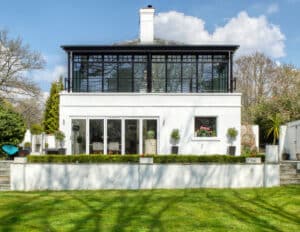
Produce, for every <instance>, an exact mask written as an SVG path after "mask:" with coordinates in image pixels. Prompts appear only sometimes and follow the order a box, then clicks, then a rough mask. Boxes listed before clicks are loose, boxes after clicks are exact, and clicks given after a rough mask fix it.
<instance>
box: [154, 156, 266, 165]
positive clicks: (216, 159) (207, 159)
mask: <svg viewBox="0 0 300 232" xmlns="http://www.w3.org/2000/svg"><path fill="white" fill-rule="evenodd" d="M256 157H261V158H262V161H264V156H263V155H259V156H256ZM153 162H154V163H160V164H165V163H245V162H246V156H229V155H199V156H197V155H157V156H154V158H153Z"/></svg>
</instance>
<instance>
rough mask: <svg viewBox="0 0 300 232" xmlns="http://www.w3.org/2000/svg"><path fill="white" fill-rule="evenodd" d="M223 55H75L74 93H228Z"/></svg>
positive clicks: (227, 63) (224, 57) (226, 71)
mask: <svg viewBox="0 0 300 232" xmlns="http://www.w3.org/2000/svg"><path fill="white" fill-rule="evenodd" d="M228 66H229V58H228V55H227V54H226V55H225V54H216V55H212V54H210V55H209V54H208V55H206V54H204V55H202V54H201V55H200V54H198V55H197V54H172V55H170V54H152V55H148V56H147V55H143V54H103V55H101V54H98V55H74V57H73V76H72V90H73V91H74V92H147V91H150V92H153V93H166V92H169V93H194V92H198V93H201V92H227V91H228V72H229V68H228Z"/></svg>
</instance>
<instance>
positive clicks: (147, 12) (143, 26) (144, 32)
mask: <svg viewBox="0 0 300 232" xmlns="http://www.w3.org/2000/svg"><path fill="white" fill-rule="evenodd" d="M154 11H155V10H154V8H153V7H152V5H148V6H147V7H146V8H142V9H140V42H141V43H143V44H151V43H153V41H154Z"/></svg>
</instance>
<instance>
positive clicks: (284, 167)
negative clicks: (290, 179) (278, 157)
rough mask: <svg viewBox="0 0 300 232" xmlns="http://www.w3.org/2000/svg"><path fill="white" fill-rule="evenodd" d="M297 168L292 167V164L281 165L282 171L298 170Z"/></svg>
mask: <svg viewBox="0 0 300 232" xmlns="http://www.w3.org/2000/svg"><path fill="white" fill-rule="evenodd" d="M296 168H297V166H296V165H294V164H293V165H291V164H289V165H285V164H284V165H282V164H281V165H280V169H296Z"/></svg>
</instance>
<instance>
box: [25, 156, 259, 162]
mask: <svg viewBox="0 0 300 232" xmlns="http://www.w3.org/2000/svg"><path fill="white" fill-rule="evenodd" d="M146 157H153V161H154V163H159V164H166V163H220V164H231V163H245V160H246V156H228V155H202V156H198V155H154V156H151V155H147V156H146ZM257 157H262V160H264V156H263V155H258V156H257ZM139 158H140V156H139V155H67V156H66V155H41V156H28V162H29V163H138V162H139Z"/></svg>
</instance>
